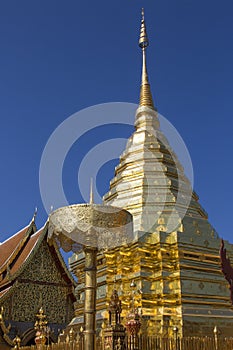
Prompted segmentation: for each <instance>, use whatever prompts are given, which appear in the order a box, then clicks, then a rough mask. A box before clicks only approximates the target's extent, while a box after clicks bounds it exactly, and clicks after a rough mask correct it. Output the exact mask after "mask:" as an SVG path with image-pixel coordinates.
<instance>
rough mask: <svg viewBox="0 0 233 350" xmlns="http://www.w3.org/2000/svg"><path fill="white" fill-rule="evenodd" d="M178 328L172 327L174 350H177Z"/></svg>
mask: <svg viewBox="0 0 233 350" xmlns="http://www.w3.org/2000/svg"><path fill="white" fill-rule="evenodd" d="M178 330H179V329H178V327H176V326H174V327H173V334H174V349H175V350H178Z"/></svg>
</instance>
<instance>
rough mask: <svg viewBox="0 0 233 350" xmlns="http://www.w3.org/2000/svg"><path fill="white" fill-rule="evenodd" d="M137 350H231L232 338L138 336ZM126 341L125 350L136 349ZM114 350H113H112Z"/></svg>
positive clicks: (78, 345) (46, 348) (57, 348)
mask: <svg viewBox="0 0 233 350" xmlns="http://www.w3.org/2000/svg"><path fill="white" fill-rule="evenodd" d="M136 348H137V350H232V349H233V338H221V337H218V338H217V339H216V338H215V337H183V338H177V339H176V340H175V339H174V338H161V337H152V336H151V337H145V336H140V337H139V339H138V346H137V347H136ZM136 348H135V347H134V345H133V344H132V343H131V342H130V339H127V342H126V350H133V349H136ZM20 349H21V350H83V349H84V348H83V342H82V341H80V340H79V341H67V342H65V343H63V342H62V343H57V344H51V345H40V347H36V346H35V345H34V346H27V347H20ZM96 350H104V347H103V342H102V340H101V338H98V339H97V346H96ZM114 350H115V349H114Z"/></svg>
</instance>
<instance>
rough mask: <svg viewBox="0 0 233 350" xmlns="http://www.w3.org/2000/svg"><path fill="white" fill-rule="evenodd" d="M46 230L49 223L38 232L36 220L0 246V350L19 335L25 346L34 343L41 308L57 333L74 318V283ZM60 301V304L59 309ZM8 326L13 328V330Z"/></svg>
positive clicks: (10, 344)
mask: <svg viewBox="0 0 233 350" xmlns="http://www.w3.org/2000/svg"><path fill="white" fill-rule="evenodd" d="M47 226H48V225H47V223H46V224H45V225H44V226H43V227H42V228H41V229H39V230H37V228H36V225H35V222H34V218H33V220H32V221H31V222H30V224H29V225H27V226H26V227H25V228H23V229H22V230H20V231H19V232H17V233H16V234H15V235H13V236H12V237H10V238H9V239H7V240H6V241H5V242H3V243H1V244H0V306H1V307H2V311H1V319H4V321H5V322H4V323H3V322H2V323H1V324H0V333H1V334H0V347H1V346H3V344H4V343H6V344H5V345H4V346H7V345H9V346H12V345H13V342H12V341H13V338H14V336H15V335H16V334H19V335H20V337H21V338H22V342H23V343H24V344H26V343H27V342H28V341H32V342H33V339H34V338H33V337H34V328H33V325H34V322H35V314H36V312H37V311H38V308H39V307H40V306H43V307H44V309H45V310H46V312H49V313H50V315H48V318H49V322H50V324H53V326H54V327H55V333H57V332H58V328H60V329H62V328H64V327H65V325H66V324H67V323H69V321H70V320H71V318H72V314H73V311H72V309H73V302H74V300H75V296H74V290H73V289H74V287H75V281H74V279H73V277H72V275H71V274H70V272H69V271H68V269H67V266H66V264H65V262H64V260H63V258H62V256H61V253H60V251H59V249H58V247H57V246H56V245H55V243H54V244H53V245H49V244H48V243H47ZM52 299H54V301H53V302H52V304H49V301H50V300H52ZM59 299H62V300H61V304H60V305H56V300H58V303H59ZM6 324H10V325H11V327H10V330H9V329H8V328H7V327H6ZM6 330H8V333H9V334H8V335H7V334H5V333H4V332H6ZM29 331H30V332H29ZM28 332H29V333H30V334H28ZM26 334H27V338H25V335H26ZM1 335H2V336H1ZM56 335H57V334H55V336H56ZM30 336H31V338H30ZM24 338H25V339H24ZM1 339H2V344H1Z"/></svg>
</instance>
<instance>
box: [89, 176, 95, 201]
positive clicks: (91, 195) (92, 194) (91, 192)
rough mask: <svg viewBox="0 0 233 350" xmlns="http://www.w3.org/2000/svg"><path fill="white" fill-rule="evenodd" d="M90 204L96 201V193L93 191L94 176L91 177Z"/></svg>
mask: <svg viewBox="0 0 233 350" xmlns="http://www.w3.org/2000/svg"><path fill="white" fill-rule="evenodd" d="M89 203H90V204H93V203H94V193H93V178H92V177H91V183H90V201H89Z"/></svg>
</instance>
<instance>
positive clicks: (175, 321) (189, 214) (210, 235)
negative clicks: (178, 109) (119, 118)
mask: <svg viewBox="0 0 233 350" xmlns="http://www.w3.org/2000/svg"><path fill="white" fill-rule="evenodd" d="M148 44H149V42H148V37H147V33H146V25H145V20H144V14H143V16H142V22H141V32H140V39H139V46H140V48H141V50H142V57H143V59H142V81H141V90H140V102H139V106H138V109H137V111H136V117H135V131H134V133H133V134H132V136H131V137H130V138H129V140H128V143H127V146H126V149H125V151H124V152H123V154H122V155H121V157H120V160H119V165H118V166H117V167H116V169H115V176H114V178H113V179H112V180H111V182H110V189H109V191H108V193H106V194H105V195H104V197H103V202H104V204H109V205H113V206H117V207H121V208H124V209H126V210H128V211H129V212H130V213H131V214H132V215H133V221H134V240H133V241H132V242H131V243H130V244H128V245H124V246H121V247H118V248H114V249H111V250H109V251H107V252H106V251H103V252H100V253H99V255H98V273H97V329H98V328H99V329H100V328H101V326H102V327H103V324H104V323H107V321H106V320H107V312H106V310H107V303H108V301H109V299H110V296H111V294H112V291H113V288H116V290H117V291H118V293H119V296H120V299H121V302H122V309H123V317H124V320H123V323H125V318H126V316H127V312H128V310H129V309H128V308H129V303H130V297H129V295H130V285H131V284H132V282H134V283H135V284H136V286H137V287H136V289H135V294H134V300H135V303H136V305H137V307H138V309H139V312H140V313H141V322H142V328H141V331H142V332H143V333H145V334H148V335H152V334H157V335H162V336H168V335H171V334H172V333H173V332H174V329H175V330H177V332H178V334H179V335H180V336H191V335H193V336H202V335H210V334H212V332H213V329H214V327H215V326H217V327H218V328H219V329H220V331H221V334H222V335H225V336H232V322H233V310H232V308H231V304H230V297H229V290H228V286H227V283H226V281H225V280H224V277H223V275H222V273H221V268H220V261H219V247H220V239H219V236H218V234H217V233H216V231H215V229H214V228H213V227H212V225H211V224H210V222H209V221H208V215H207V213H206V212H205V210H204V209H203V208H202V207H201V205H200V203H199V198H198V196H197V194H196V193H195V192H194V191H193V190H192V188H191V184H190V181H189V179H188V178H187V177H186V175H185V172H184V169H183V167H182V165H181V163H180V162H179V159H178V158H177V156H176V154H175V153H174V151H173V150H172V149H171V147H170V145H169V142H168V140H167V139H166V137H165V136H164V134H163V133H162V131H161V130H160V123H159V118H158V112H157V109H156V107H155V105H154V102H153V98H152V93H151V88H150V84H149V79H148V73H147V65H146V50H147V47H148ZM226 248H227V252H228V254H229V256H232V253H233V245H231V244H229V243H226ZM70 267H71V269H72V271H73V273H75V274H76V275H77V277H78V286H77V288H76V294H77V297H78V301H77V303H76V304H75V318H74V319H73V320H72V322H71V324H72V326H76V327H77V328H78V327H80V326H81V325H82V324H83V305H84V300H83V297H84V280H83V275H84V273H83V268H84V255H83V253H79V254H74V255H73V256H72V258H70Z"/></svg>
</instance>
